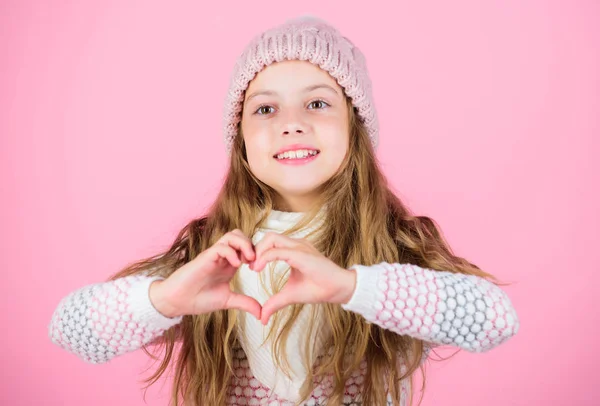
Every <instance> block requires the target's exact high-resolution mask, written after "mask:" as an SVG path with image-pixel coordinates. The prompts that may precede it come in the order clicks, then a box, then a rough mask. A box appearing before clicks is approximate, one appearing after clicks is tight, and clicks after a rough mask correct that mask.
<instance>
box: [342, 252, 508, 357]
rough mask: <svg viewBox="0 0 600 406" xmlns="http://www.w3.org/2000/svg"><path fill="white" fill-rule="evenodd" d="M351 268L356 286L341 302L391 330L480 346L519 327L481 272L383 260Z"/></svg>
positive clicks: (485, 348) (469, 348)
mask: <svg viewBox="0 0 600 406" xmlns="http://www.w3.org/2000/svg"><path fill="white" fill-rule="evenodd" d="M351 269H354V270H355V271H356V289H355V291H354V294H353V296H352V298H351V299H350V301H349V302H348V303H346V304H344V305H342V307H343V308H344V309H345V310H350V311H353V312H355V313H358V314H361V315H362V316H363V317H365V318H366V319H367V320H368V321H369V322H371V323H374V324H377V325H379V326H381V327H383V328H385V329H388V330H391V331H393V332H395V333H397V334H403V335H409V336H412V337H415V338H418V339H421V340H424V341H426V342H429V343H430V344H432V345H444V344H447V345H453V346H457V347H460V348H462V349H465V350H467V351H470V352H484V351H488V350H490V349H492V348H494V347H496V346H498V345H500V344H502V343H503V342H505V341H506V340H508V339H509V338H510V337H512V336H514V335H515V334H516V333H517V331H518V330H519V320H518V318H517V314H516V312H515V309H514V308H513V306H512V304H511V301H510V299H509V298H508V296H507V294H506V293H505V292H504V291H503V290H502V289H500V288H499V287H498V286H496V285H494V284H493V283H492V282H489V281H487V280H486V279H484V278H481V277H478V276H475V275H464V274H457V273H452V272H446V271H436V270H432V269H426V268H421V267H418V266H416V265H412V264H398V263H394V264H389V263H386V262H382V263H380V264H375V265H372V266H364V265H354V266H352V267H351Z"/></svg>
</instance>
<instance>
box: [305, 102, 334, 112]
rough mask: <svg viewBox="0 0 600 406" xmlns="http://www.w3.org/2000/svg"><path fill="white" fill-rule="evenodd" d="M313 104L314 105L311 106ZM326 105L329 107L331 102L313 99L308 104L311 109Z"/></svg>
mask: <svg viewBox="0 0 600 406" xmlns="http://www.w3.org/2000/svg"><path fill="white" fill-rule="evenodd" d="M311 106H312V107H311ZM325 107H329V104H328V103H327V102H325V101H323V100H313V101H311V102H310V103H309V104H308V108H309V109H312V110H314V109H317V110H320V109H324V108H325Z"/></svg>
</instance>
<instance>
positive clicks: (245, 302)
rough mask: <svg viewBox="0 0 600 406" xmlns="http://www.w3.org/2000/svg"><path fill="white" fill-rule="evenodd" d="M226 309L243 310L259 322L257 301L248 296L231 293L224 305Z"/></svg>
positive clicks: (259, 307)
mask: <svg viewBox="0 0 600 406" xmlns="http://www.w3.org/2000/svg"><path fill="white" fill-rule="evenodd" d="M225 308H226V309H236V310H243V311H245V312H248V313H250V314H252V315H253V316H254V317H256V319H257V320H260V313H261V306H260V303H258V301H257V300H256V299H254V298H252V297H250V296H246V295H242V294H240V293H235V292H231V294H230V295H229V299H227V303H226V304H225Z"/></svg>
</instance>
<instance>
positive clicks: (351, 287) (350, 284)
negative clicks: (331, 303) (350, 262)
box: [339, 268, 356, 305]
mask: <svg viewBox="0 0 600 406" xmlns="http://www.w3.org/2000/svg"><path fill="white" fill-rule="evenodd" d="M343 275H344V276H343V278H342V289H341V292H342V294H341V295H340V300H339V303H340V304H344V305H345V304H347V303H348V302H349V301H350V299H352V296H354V291H355V290H356V271H355V270H354V269H352V268H351V269H344V273H343Z"/></svg>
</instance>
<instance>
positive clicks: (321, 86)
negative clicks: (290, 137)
mask: <svg viewBox="0 0 600 406" xmlns="http://www.w3.org/2000/svg"><path fill="white" fill-rule="evenodd" d="M317 89H325V90H329V91H331V92H333V93H335V94H336V95H338V96H339V94H340V93H339V92H338V91H337V90H336V89H334V88H333V87H331V86H329V85H327V84H325V83H320V84H316V85H312V86H307V87H305V88H304V92H305V93H309V92H312V91H313V90H317ZM276 94H277V92H275V91H273V90H259V91H257V92H254V93H252V94H250V96H248V98H247V99H246V101H245V102H244V104H246V103H248V102H249V101H250V99H252V98H254V97H257V96H274V95H276Z"/></svg>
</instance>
